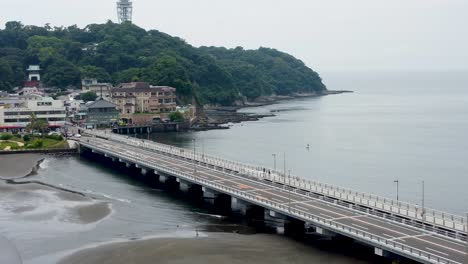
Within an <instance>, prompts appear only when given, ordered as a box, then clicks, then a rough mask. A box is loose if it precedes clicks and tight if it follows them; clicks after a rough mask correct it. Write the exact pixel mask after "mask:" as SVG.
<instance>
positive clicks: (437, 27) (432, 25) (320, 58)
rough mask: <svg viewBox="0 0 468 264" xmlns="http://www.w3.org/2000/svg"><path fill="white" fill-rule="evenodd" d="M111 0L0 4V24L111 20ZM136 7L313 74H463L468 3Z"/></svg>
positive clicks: (146, 3)
mask: <svg viewBox="0 0 468 264" xmlns="http://www.w3.org/2000/svg"><path fill="white" fill-rule="evenodd" d="M115 1H116V0H42V1H37V0H0V3H1V4H2V6H1V8H0V24H1V25H2V27H3V25H4V23H5V22H6V21H10V20H19V21H22V22H23V23H24V24H34V25H44V24H45V23H51V24H52V25H53V26H57V25H66V26H68V25H72V24H77V25H79V26H81V27H82V26H85V25H87V24H91V23H102V22H105V21H107V20H108V19H111V20H113V21H116V20H117V19H116V10H115ZM39 2H40V4H39ZM133 2H134V14H133V16H134V23H135V24H137V25H139V26H141V27H143V28H146V29H158V30H160V31H163V32H166V33H168V34H171V35H174V36H179V37H181V38H183V39H185V40H186V41H187V42H189V43H190V44H192V45H194V46H200V45H208V46H211V45H214V46H227V47H236V46H243V47H245V48H258V47H260V46H265V47H273V48H277V49H279V50H283V51H286V52H288V53H291V54H292V55H294V56H296V57H298V58H300V59H302V60H303V61H304V62H305V63H306V64H307V65H308V66H310V67H312V68H314V69H315V70H318V71H333V70H338V71H355V70H452V69H462V70H468V0H287V1H279V0H237V1H233V0H167V1H161V0H133Z"/></svg>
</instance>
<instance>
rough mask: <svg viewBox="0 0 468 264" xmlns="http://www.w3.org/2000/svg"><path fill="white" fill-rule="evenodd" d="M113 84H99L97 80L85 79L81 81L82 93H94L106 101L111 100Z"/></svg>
mask: <svg viewBox="0 0 468 264" xmlns="http://www.w3.org/2000/svg"><path fill="white" fill-rule="evenodd" d="M111 88H112V84H110V83H99V82H98V80H97V79H83V80H82V81H81V93H86V92H94V93H95V94H97V96H100V97H102V98H104V99H109V98H110V90H111Z"/></svg>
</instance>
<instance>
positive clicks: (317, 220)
mask: <svg viewBox="0 0 468 264" xmlns="http://www.w3.org/2000/svg"><path fill="white" fill-rule="evenodd" d="M81 144H82V145H84V146H86V147H88V148H90V149H94V150H96V151H99V152H102V153H103V154H110V155H113V156H115V157H117V158H119V159H122V160H124V161H127V162H133V163H136V164H139V165H143V166H145V167H147V168H150V169H154V170H156V171H160V172H164V173H167V174H170V175H173V176H176V177H179V178H181V179H184V180H187V181H190V182H192V183H195V184H199V185H202V186H206V187H209V188H211V189H213V190H215V191H219V192H224V193H227V194H229V195H231V196H233V197H236V198H240V199H244V200H246V201H248V202H251V203H253V204H257V205H259V206H263V207H265V208H267V209H271V210H275V211H277V212H278V213H281V214H285V215H289V216H290V217H295V218H298V219H300V220H302V221H304V222H307V223H313V224H315V225H317V226H319V227H322V228H325V229H329V230H331V231H334V232H337V233H340V234H344V235H347V236H349V237H352V238H354V239H358V240H361V241H365V242H367V243H370V244H372V245H374V246H377V247H382V248H383V249H386V250H388V251H392V252H395V253H398V254H401V255H404V256H406V257H409V258H413V259H417V260H419V261H425V262H428V263H443V264H462V263H461V262H457V261H453V260H450V259H447V258H445V257H441V256H438V255H436V254H434V253H430V252H427V251H424V250H420V249H417V248H414V247H411V246H407V245H405V244H402V243H399V242H395V241H393V240H389V239H386V238H384V237H380V236H377V235H374V234H372V233H369V232H365V231H361V230H359V229H357V228H354V227H352V226H348V225H345V224H341V223H338V222H336V221H333V220H329V219H326V218H323V217H320V216H317V215H313V214H310V213H307V212H305V211H303V210H299V209H296V208H292V207H290V206H285V205H283V204H280V203H277V202H274V201H270V200H268V199H266V198H263V197H259V196H256V195H253V194H249V193H247V192H243V191H239V190H236V189H234V188H231V187H228V186H224V185H222V184H218V183H216V182H212V181H208V180H204V179H202V178H200V177H196V175H189V174H184V173H181V172H180V171H178V170H173V169H170V168H166V167H162V166H158V165H156V164H153V163H150V162H148V161H146V160H145V159H142V158H139V157H135V156H130V155H127V154H124V153H120V152H115V151H113V150H110V149H104V148H101V147H98V146H96V145H93V144H90V143H86V142H83V141H81Z"/></svg>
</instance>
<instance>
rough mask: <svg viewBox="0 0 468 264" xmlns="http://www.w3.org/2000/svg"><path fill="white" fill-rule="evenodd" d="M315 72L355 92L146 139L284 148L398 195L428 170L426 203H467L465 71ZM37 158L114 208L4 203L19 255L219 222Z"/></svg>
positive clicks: (94, 172) (365, 186)
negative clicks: (73, 216) (90, 210)
mask: <svg viewBox="0 0 468 264" xmlns="http://www.w3.org/2000/svg"><path fill="white" fill-rule="evenodd" d="M322 77H323V79H324V82H325V83H326V84H327V86H328V88H329V89H331V90H342V89H346V90H353V91H355V93H350V94H342V95H333V96H328V97H322V98H309V99H300V100H292V101H285V102H282V103H279V104H275V105H271V106H265V107H258V108H250V109H243V110H242V111H243V112H253V113H270V112H273V113H274V114H275V115H276V116H275V117H270V118H265V119H262V120H260V121H257V122H248V123H241V124H235V125H233V126H232V127H231V129H229V130H216V131H206V132H196V133H174V134H157V135H153V139H154V140H156V141H160V142H164V143H168V144H173V145H177V146H182V147H187V148H193V144H194V143H193V142H195V144H196V146H195V147H196V149H197V151H202V152H205V153H209V154H213V155H219V156H222V157H225V158H228V159H233V160H238V161H242V162H247V163H253V164H260V165H262V166H265V167H273V166H274V160H273V156H272V154H277V168H278V169H281V170H282V169H283V163H284V159H283V154H284V153H286V170H291V173H292V174H294V175H298V176H302V177H306V178H309V179H313V180H317V181H321V182H325V183H331V184H336V185H339V186H342V187H346V188H350V189H354V190H357V191H363V192H370V193H374V194H378V195H382V196H386V197H395V196H396V186H395V184H394V181H395V180H399V182H400V199H402V200H407V201H411V202H413V203H418V204H420V203H421V199H422V190H421V185H422V184H421V182H422V181H423V180H424V181H425V185H426V197H425V198H426V205H427V206H430V207H433V208H437V209H441V210H444V211H449V212H454V213H457V214H463V213H464V212H465V211H468V192H467V191H466V190H467V187H468V73H408V74H402V73H398V74H397V73H385V74H384V73H382V74H376V73H356V74H351V73H345V74H342V73H333V74H332V73H330V74H326V73H325V74H322ZM192 139H195V141H193V140H192ZM307 145H309V146H310V147H309V148H307ZM42 166H43V169H42V170H40V171H39V175H38V176H36V180H40V181H44V182H48V183H52V184H55V185H60V186H62V187H64V188H69V189H73V190H77V191H81V192H84V193H86V194H87V195H88V196H91V197H94V198H96V199H99V200H106V201H109V202H110V203H111V205H112V209H113V213H112V215H111V216H110V217H108V218H106V219H105V220H104V221H102V222H99V223H97V224H93V225H77V224H72V223H67V222H66V221H63V219H60V218H59V217H58V218H57V219H56V221H48V222H45V223H44V222H41V221H28V220H18V219H17V218H15V216H14V215H9V214H8V213H7V212H5V211H2V210H0V234H2V235H4V236H6V237H8V238H9V239H11V240H13V242H14V243H15V244H16V245H17V247H18V249H19V251H20V252H21V254H22V255H23V257H24V259H25V262H26V263H52V261H54V260H56V259H57V258H58V257H59V256H60V255H62V254H64V253H66V252H68V251H69V250H71V249H76V248H81V247H85V246H87V245H90V244H95V243H102V242H106V241H109V240H118V239H123V240H127V239H131V238H141V237H145V236H155V235H163V236H182V237H183V236H193V235H194V234H193V233H194V232H193V231H194V227H195V226H198V225H209V224H218V223H223V220H220V219H219V218H218V217H217V216H215V215H211V214H209V213H208V212H206V211H204V210H203V209H199V208H196V207H193V206H191V205H190V204H188V203H187V202H186V201H185V200H183V199H178V198H175V197H173V196H170V195H168V194H167V193H165V192H162V191H159V190H155V189H152V188H149V187H147V186H145V185H142V184H140V183H139V182H138V181H135V180H132V179H131V178H130V177H128V176H126V175H122V174H119V173H118V172H116V171H113V170H111V169H109V168H106V167H103V166H100V165H99V164H96V163H93V162H90V161H87V160H84V159H81V158H78V157H74V158H48V159H47V160H46V162H45V163H44V164H43V165H42ZM0 203H1V201H0ZM46 204H47V205H49V206H50V207H51V208H49V209H50V210H60V208H63V207H66V205H63V204H61V201H59V200H56V201H47V203H46ZM54 208H55V209H54ZM46 209H47V208H46ZM46 211H47V210H46ZM59 215H60V214H59ZM285 243H286V242H285ZM317 254H318V255H320V254H327V253H326V252H323V253H317ZM319 257H320V256H318V258H317V259H319ZM312 263H313V261H312ZM317 263H319V262H317ZM336 263H356V261H355V260H353V258H349V260H340V261H337V262H336Z"/></svg>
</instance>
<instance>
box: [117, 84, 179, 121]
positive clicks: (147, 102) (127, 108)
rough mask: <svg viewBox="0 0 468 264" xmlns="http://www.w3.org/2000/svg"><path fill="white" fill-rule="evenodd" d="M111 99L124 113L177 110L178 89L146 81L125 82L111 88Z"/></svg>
mask: <svg viewBox="0 0 468 264" xmlns="http://www.w3.org/2000/svg"><path fill="white" fill-rule="evenodd" d="M111 100H112V102H113V103H114V104H116V105H117V108H118V109H119V111H120V113H121V114H122V115H133V114H135V113H168V112H172V111H175V110H176V107H177V104H176V89H175V88H172V87H169V86H151V85H149V83H145V82H133V83H123V84H121V85H120V86H119V87H118V88H113V89H111Z"/></svg>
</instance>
